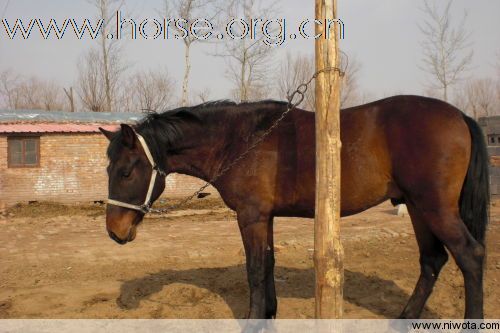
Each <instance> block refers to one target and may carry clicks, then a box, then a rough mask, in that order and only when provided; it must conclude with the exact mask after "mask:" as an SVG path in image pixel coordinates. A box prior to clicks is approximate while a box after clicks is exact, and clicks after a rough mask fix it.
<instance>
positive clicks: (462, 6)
mask: <svg viewBox="0 0 500 333" xmlns="http://www.w3.org/2000/svg"><path fill="white" fill-rule="evenodd" d="M436 1H438V0H436ZM272 2H273V3H274V2H275V0H272ZM438 2H439V3H441V4H443V3H444V1H438ZM338 5H339V17H340V18H341V19H342V20H343V21H344V23H345V39H344V40H343V41H341V48H342V49H344V50H345V51H346V52H347V53H348V54H349V56H350V57H355V58H356V59H357V61H358V62H359V63H360V64H361V66H362V69H361V71H360V73H359V83H360V88H361V89H362V91H364V92H367V93H369V94H370V95H371V96H373V97H383V96H387V95H392V94H396V93H411V94H421V93H422V92H423V91H424V90H425V83H426V76H425V74H424V73H423V72H422V71H421V70H420V69H419V67H418V64H419V62H420V59H421V57H422V51H421V49H420V44H419V41H420V40H422V36H421V34H420V31H419V29H418V26H417V24H418V22H419V21H420V20H422V13H421V11H420V10H419V7H421V6H422V1H419V0H379V1H372V0H338ZM161 7H162V1H161V0H150V1H141V0H128V1H127V8H126V9H125V10H124V11H125V12H127V13H130V15H131V16H133V17H134V18H135V19H136V21H141V20H142V19H144V18H146V17H150V18H159V17H160V15H159V14H158V10H159V9H160V8H161ZM4 9H5V13H4ZM464 10H466V11H467V12H468V19H467V22H466V25H467V29H468V31H469V32H470V34H471V41H472V43H473V48H474V59H473V70H472V71H471V72H470V75H471V76H475V77H492V78H495V75H497V72H496V71H495V67H494V66H495V64H496V63H497V59H498V57H499V54H500V19H499V18H498V14H499V13H500V1H499V0H475V1H467V0H455V1H454V4H453V13H454V18H455V22H459V21H458V20H460V19H461V18H462V16H463V12H464ZM313 14H314V1H313V0H284V1H282V2H281V13H280V15H279V17H278V18H286V19H287V21H288V22H289V24H297V22H300V21H302V20H304V19H307V18H313V16H314V15H313ZM0 15H3V18H6V19H8V20H9V22H12V23H13V22H14V21H15V19H17V18H21V19H25V20H27V21H29V19H31V18H40V19H45V20H48V19H50V18H52V17H53V18H55V19H59V20H61V21H62V20H63V19H65V18H74V19H76V20H77V21H81V20H83V19H85V18H95V17H96V15H95V9H94V8H93V7H92V6H91V5H89V4H88V2H86V1H84V0H73V1H68V0H51V1H40V0H37V1H34V0H31V1H30V0H10V1H7V0H0ZM264 15H265V13H263V16H264ZM0 28H1V29H0V71H1V70H5V69H8V68H12V69H14V70H15V71H17V72H19V73H21V74H24V75H28V76H29V75H36V76H39V77H42V78H46V79H52V80H55V81H56V82H58V83H60V84H61V85H64V86H70V85H74V84H75V81H76V76H77V60H78V58H79V57H80V56H81V55H82V53H84V52H85V50H87V49H89V48H90V47H92V46H95V45H96V43H97V42H96V41H92V40H90V39H89V38H86V39H85V40H78V39H76V38H75V37H72V36H71V34H68V35H67V36H65V38H63V39H62V40H57V39H49V40H43V39H42V38H40V37H37V35H36V34H35V33H33V35H32V37H31V38H30V39H28V40H22V39H20V38H16V39H15V40H10V39H8V37H7V34H6V33H5V31H4V29H3V25H0ZM34 32H36V31H34ZM121 43H123V45H124V50H125V52H124V59H125V61H126V62H127V63H128V64H130V65H131V68H130V70H131V71H133V70H134V69H143V68H144V69H149V68H151V69H157V68H167V69H168V71H169V72H170V74H171V75H172V76H173V77H174V78H175V79H176V81H177V83H178V92H177V95H178V96H179V95H180V88H181V81H182V75H183V48H182V44H181V42H180V41H174V40H167V41H165V40H137V41H122V42H121ZM213 47H214V46H213V45H206V44H196V45H195V46H194V47H193V50H192V76H191V91H193V92H194V91H202V90H204V89H205V88H209V89H210V91H211V96H210V97H211V98H212V99H219V98H228V97H230V82H229V80H228V79H227V78H226V77H225V68H226V65H225V63H224V60H223V59H220V58H214V57H212V56H210V55H209V54H210V52H211V50H212V49H213ZM313 51H314V45H313V42H312V41H305V40H294V41H293V40H288V41H286V42H285V43H284V44H283V45H282V46H280V47H279V50H278V52H277V53H276V59H275V60H274V61H273V63H271V64H270V66H272V67H271V68H276V67H277V65H276V64H277V63H279V60H280V59H282V57H283V56H284V55H285V54H286V53H287V52H290V53H292V54H296V53H300V52H302V53H310V54H312V53H313ZM277 97H278V96H277Z"/></svg>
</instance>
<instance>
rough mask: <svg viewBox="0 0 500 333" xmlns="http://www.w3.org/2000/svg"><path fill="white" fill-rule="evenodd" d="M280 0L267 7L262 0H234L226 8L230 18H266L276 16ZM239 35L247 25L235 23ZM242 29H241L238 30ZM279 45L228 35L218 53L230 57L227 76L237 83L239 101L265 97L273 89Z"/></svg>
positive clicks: (236, 90)
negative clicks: (271, 80)
mask: <svg viewBox="0 0 500 333" xmlns="http://www.w3.org/2000/svg"><path fill="white" fill-rule="evenodd" d="M277 3H278V2H275V3H274V4H273V5H268V6H264V5H263V4H262V1H260V0H234V1H233V2H232V3H231V5H229V6H228V7H227V9H226V10H225V14H226V16H227V17H231V18H236V17H237V18H241V19H243V20H245V21H246V22H251V20H252V19H254V18H257V17H262V16H263V14H264V15H266V16H267V17H272V16H273V13H275V12H276V6H277ZM234 27H235V29H234V30H235V31H234V34H235V35H239V34H243V30H244V29H245V28H244V27H237V26H236V25H234ZM238 29H240V31H238ZM275 51H276V48H275V47H272V46H269V45H266V44H265V43H264V42H263V40H262V39H260V38H257V39H256V40H255V39H249V38H242V39H236V40H233V39H232V38H226V41H225V42H223V50H221V51H217V52H216V53H215V55H216V56H220V57H223V58H225V59H226V61H227V65H228V69H227V72H226V75H227V76H228V78H229V79H230V80H232V81H233V84H234V87H235V88H234V95H235V98H236V99H238V100H239V101H249V100H255V99H262V98H264V97H266V95H267V93H268V92H269V91H270V89H267V88H269V81H268V78H269V71H270V69H271V68H272V65H271V60H272V56H273V54H274V52H275Z"/></svg>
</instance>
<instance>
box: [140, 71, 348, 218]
mask: <svg viewBox="0 0 500 333" xmlns="http://www.w3.org/2000/svg"><path fill="white" fill-rule="evenodd" d="M334 71H337V72H339V75H340V77H343V76H344V75H345V72H344V71H342V70H341V69H340V68H338V67H327V68H323V69H321V70H319V71H317V72H316V73H314V75H313V76H311V78H310V79H309V80H308V81H307V82H305V83H302V84H300V85H299V86H298V87H297V89H295V91H293V92H292V93H291V94H288V96H287V101H288V104H287V109H286V111H285V112H283V113H282V114H281V116H280V117H279V118H278V119H276V120H275V122H274V123H273V124H272V125H271V127H269V128H268V129H267V130H266V131H265V132H264V133H263V134H262V135H261V136H259V137H258V138H257V140H255V141H254V142H253V143H252V144H251V145H250V146H248V147H247V149H246V150H245V151H244V152H243V153H241V154H240V155H239V156H238V157H237V158H235V159H234V160H232V161H231V162H230V163H229V164H228V165H226V166H225V167H223V168H222V169H220V170H219V171H218V172H217V173H216V174H215V176H213V177H212V178H211V179H210V180H209V181H208V182H206V183H205V184H204V185H203V186H202V187H200V189H198V190H197V191H196V192H194V193H193V194H191V195H190V196H188V197H186V198H184V199H182V200H181V201H180V202H178V203H176V204H175V205H170V206H167V207H165V208H161V209H157V208H150V209H149V212H150V213H154V214H161V213H166V212H169V211H172V210H175V209H177V208H179V207H181V206H184V205H185V204H187V203H188V202H189V201H191V200H193V199H194V198H195V197H197V196H198V195H199V194H200V193H201V192H203V191H204V190H205V189H206V188H207V187H209V186H210V185H212V184H213V183H214V182H216V181H217V180H218V179H219V178H220V177H222V176H223V175H225V174H226V173H227V172H228V171H229V170H230V169H231V168H232V167H233V166H234V165H236V164H237V163H238V162H239V161H241V160H242V159H244V158H245V157H246V156H247V155H248V154H249V153H250V152H251V151H252V150H254V149H255V148H256V147H257V146H258V145H259V144H260V143H261V142H262V141H264V139H265V138H267V137H268V136H269V134H271V132H272V131H273V130H274V129H275V128H276V127H278V125H279V124H280V123H281V121H283V119H285V117H286V115H287V114H288V113H290V111H292V110H293V109H295V108H296V107H297V106H299V105H300V104H301V103H302V102H303V101H304V98H305V94H306V92H307V89H308V88H309V85H310V84H311V82H312V81H313V80H315V79H316V78H317V77H318V76H319V75H320V74H321V73H327V72H334ZM297 95H298V100H297V101H296V102H295V103H294V102H293V101H294V99H295V98H296V96H297Z"/></svg>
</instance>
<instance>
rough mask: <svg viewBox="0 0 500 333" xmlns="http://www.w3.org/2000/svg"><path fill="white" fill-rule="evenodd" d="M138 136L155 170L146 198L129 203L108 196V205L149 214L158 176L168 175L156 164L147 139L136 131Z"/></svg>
mask: <svg viewBox="0 0 500 333" xmlns="http://www.w3.org/2000/svg"><path fill="white" fill-rule="evenodd" d="M135 135H136V136H137V139H139V142H140V143H141V145H142V149H143V150H144V153H145V154H146V157H147V158H148V161H149V163H150V164H151V169H152V170H153V173H152V174H151V179H150V181H149V188H148V192H147V194H146V199H145V200H144V203H143V204H142V205H140V206H139V205H133V204H129V203H126V202H121V201H117V200H113V199H110V198H108V202H107V203H108V205H113V206H119V207H123V208H128V209H133V210H137V211H139V212H141V213H144V214H147V213H149V211H150V210H151V206H152V205H153V203H152V202H151V195H153V188H154V187H155V182H156V176H157V175H158V174H160V175H161V176H164V177H165V176H166V174H165V172H164V171H163V170H161V169H160V168H159V167H158V165H156V163H155V160H154V159H153V155H151V151H150V150H149V147H148V145H147V144H146V140H144V138H143V137H142V136H141V135H139V134H138V133H135Z"/></svg>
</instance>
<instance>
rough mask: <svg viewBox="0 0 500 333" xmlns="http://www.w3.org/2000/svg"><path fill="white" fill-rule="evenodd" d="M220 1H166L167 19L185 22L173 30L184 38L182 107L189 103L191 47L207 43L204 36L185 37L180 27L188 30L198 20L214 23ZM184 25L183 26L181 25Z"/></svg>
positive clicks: (175, 25)
mask: <svg viewBox="0 0 500 333" xmlns="http://www.w3.org/2000/svg"><path fill="white" fill-rule="evenodd" d="M218 2H219V0H165V2H164V3H165V14H166V15H167V17H171V18H174V20H179V19H182V20H185V21H184V22H180V21H179V24H175V23H174V24H173V25H172V28H174V30H176V31H177V33H178V35H179V36H181V37H183V38H182V41H183V43H184V78H183V80H182V96H181V105H182V106H187V105H188V103H189V97H188V90H189V75H190V73H191V58H190V52H191V46H192V45H193V44H194V43H197V42H203V41H206V40H205V39H203V38H199V37H203V36H194V35H193V34H187V35H185V33H184V32H182V31H181V29H180V28H179V26H181V27H182V28H184V29H187V25H188V24H192V23H193V22H194V21H195V20H196V19H200V18H204V19H206V20H207V21H208V22H210V23H211V22H213V19H214V18H215V17H216V16H217V15H218V14H219V12H220V10H219V9H218V6H217V4H218ZM181 23H182V24H181Z"/></svg>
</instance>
